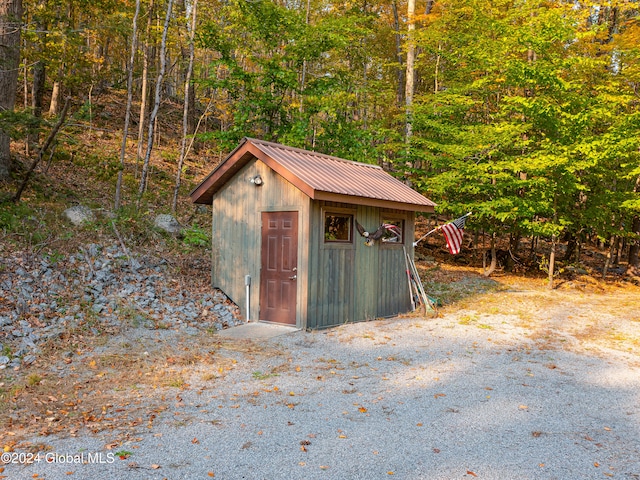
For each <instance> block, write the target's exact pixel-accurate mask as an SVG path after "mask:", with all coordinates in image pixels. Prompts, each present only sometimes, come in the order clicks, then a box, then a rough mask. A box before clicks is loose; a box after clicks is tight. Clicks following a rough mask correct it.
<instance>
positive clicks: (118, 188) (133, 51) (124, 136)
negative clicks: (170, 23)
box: [114, 0, 140, 210]
mask: <svg viewBox="0 0 640 480" xmlns="http://www.w3.org/2000/svg"><path fill="white" fill-rule="evenodd" d="M139 13H140V0H136V11H135V13H134V15H133V31H132V33H131V55H130V56H129V63H128V64H127V106H126V110H125V114H124V128H123V129H122V145H121V147H120V169H119V170H118V180H117V182H116V196H115V197H116V198H115V202H114V208H115V210H118V209H119V208H120V202H121V195H122V176H123V174H124V166H125V164H124V157H125V153H126V151H127V136H128V134H129V119H130V117H131V103H132V102H133V62H134V61H135V58H136V49H137V46H138V42H137V38H138V14H139Z"/></svg>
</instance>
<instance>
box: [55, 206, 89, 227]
mask: <svg viewBox="0 0 640 480" xmlns="http://www.w3.org/2000/svg"><path fill="white" fill-rule="evenodd" d="M62 216H63V217H65V218H66V219H67V220H69V221H70V222H71V223H73V224H74V225H76V226H79V225H82V224H83V223H86V222H93V221H94V220H95V219H96V216H95V215H94V214H93V212H92V211H91V209H90V208H89V207H86V206H84V205H76V206H74V207H69V208H67V209H66V210H65V211H64V212H62Z"/></svg>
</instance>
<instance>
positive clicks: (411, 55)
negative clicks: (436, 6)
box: [404, 0, 416, 145]
mask: <svg viewBox="0 0 640 480" xmlns="http://www.w3.org/2000/svg"><path fill="white" fill-rule="evenodd" d="M415 12H416V1H415V0H408V1H407V68H406V76H405V87H404V99H405V107H406V115H407V119H406V122H405V139H406V142H407V145H408V144H409V142H410V140H411V136H412V135H413V92H414V89H415V58H416V44H415V38H414V33H415V29H416V21H415Z"/></svg>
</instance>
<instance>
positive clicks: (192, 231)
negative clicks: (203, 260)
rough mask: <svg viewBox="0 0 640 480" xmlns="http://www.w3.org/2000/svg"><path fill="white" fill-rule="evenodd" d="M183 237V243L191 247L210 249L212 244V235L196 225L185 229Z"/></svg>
mask: <svg viewBox="0 0 640 480" xmlns="http://www.w3.org/2000/svg"><path fill="white" fill-rule="evenodd" d="M182 235H183V239H182V241H183V242H184V243H185V244H186V245H189V246H193V247H208V246H209V245H210V244H211V236H210V233H209V232H208V231H207V230H204V229H203V228H202V227H200V226H198V225H196V224H193V225H192V226H191V227H189V228H185V229H184V230H183V231H182Z"/></svg>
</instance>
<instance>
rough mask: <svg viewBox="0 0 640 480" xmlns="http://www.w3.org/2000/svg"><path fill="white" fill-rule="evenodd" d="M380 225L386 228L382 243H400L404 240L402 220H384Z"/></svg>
mask: <svg viewBox="0 0 640 480" xmlns="http://www.w3.org/2000/svg"><path fill="white" fill-rule="evenodd" d="M382 223H383V225H385V226H386V229H385V231H384V235H383V236H382V241H383V242H384V243H402V241H403V238H404V220H397V219H395V220H393V219H384V220H382Z"/></svg>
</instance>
